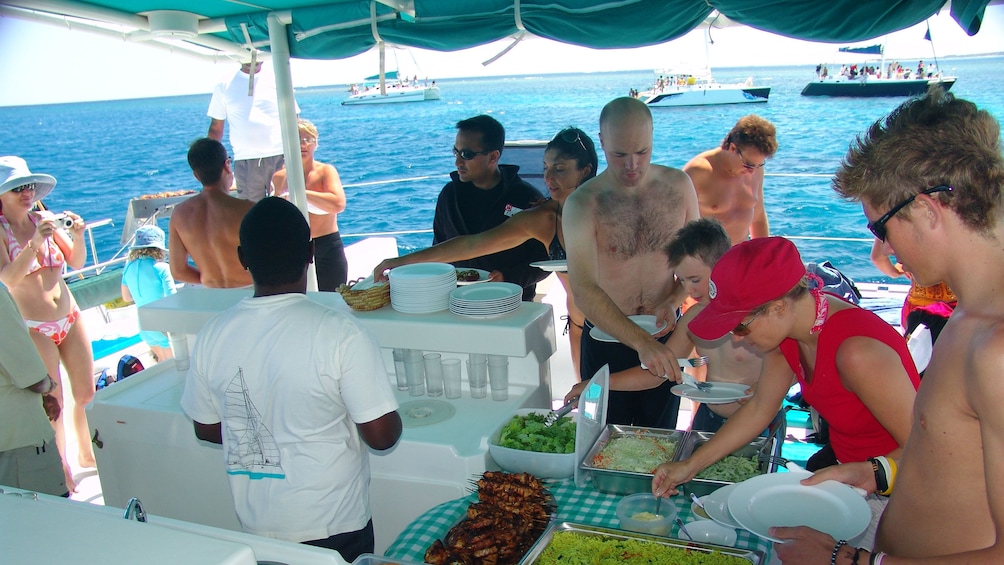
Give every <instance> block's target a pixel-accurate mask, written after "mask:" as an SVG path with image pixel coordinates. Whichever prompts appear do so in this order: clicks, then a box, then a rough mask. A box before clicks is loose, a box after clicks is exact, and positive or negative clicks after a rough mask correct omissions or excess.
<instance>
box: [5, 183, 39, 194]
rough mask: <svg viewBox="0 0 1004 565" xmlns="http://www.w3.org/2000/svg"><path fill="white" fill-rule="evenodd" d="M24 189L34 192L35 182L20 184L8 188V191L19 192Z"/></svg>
mask: <svg viewBox="0 0 1004 565" xmlns="http://www.w3.org/2000/svg"><path fill="white" fill-rule="evenodd" d="M26 190H28V191H31V192H35V183H33V182H30V183H28V184H22V185H21V186H18V187H16V188H12V189H10V191H11V192H13V193H14V194H21V193H22V192H24V191H26Z"/></svg>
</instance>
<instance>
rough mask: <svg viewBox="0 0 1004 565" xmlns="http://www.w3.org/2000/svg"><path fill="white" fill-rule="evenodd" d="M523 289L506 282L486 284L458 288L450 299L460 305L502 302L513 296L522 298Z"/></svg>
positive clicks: (451, 294)
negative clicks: (458, 302)
mask: <svg viewBox="0 0 1004 565" xmlns="http://www.w3.org/2000/svg"><path fill="white" fill-rule="evenodd" d="M522 295H523V287H521V286H519V285H518V284H513V283H507V282H486V283H483V284H476V285H473V286H465V287H461V288H458V289H456V290H454V291H453V292H451V293H450V297H451V298H452V299H455V300H456V301H460V302H462V303H468V304H469V303H473V302H486V301H495V300H503V301H504V299H506V298H511V297H513V296H522Z"/></svg>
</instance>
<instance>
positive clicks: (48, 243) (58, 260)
mask: <svg viewBox="0 0 1004 565" xmlns="http://www.w3.org/2000/svg"><path fill="white" fill-rule="evenodd" d="M28 217H29V218H31V223H33V224H35V225H38V220H36V219H35V217H34V216H32V215H30V214H29V215H28ZM0 226H3V231H4V232H6V233H7V252H8V254H9V255H10V260H11V261H13V260H14V259H17V256H18V255H20V254H21V250H22V249H23V248H24V247H23V246H22V245H21V244H20V243H18V241H17V238H16V237H14V231H13V230H11V229H10V224H9V223H8V222H7V218H6V217H5V216H4V215H3V214H0ZM38 255H39V254H38V253H35V254H34V257H33V258H32V260H31V261H32V262H31V268H30V269H29V270H28V272H29V273H34V272H35V271H38V270H39V269H42V268H44V267H52V268H60V269H61V268H62V267H63V265H64V264H65V263H66V259H65V258H64V257H63V250H61V249H60V248H59V246H58V245H56V242H55V241H53V240H52V238H51V237H49V238H46V240H45V250H44V251H43V253H42V260H41V261H39V260H38Z"/></svg>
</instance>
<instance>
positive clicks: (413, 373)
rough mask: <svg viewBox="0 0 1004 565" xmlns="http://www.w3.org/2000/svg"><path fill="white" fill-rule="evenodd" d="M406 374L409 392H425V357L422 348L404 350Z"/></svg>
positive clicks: (412, 394)
mask: <svg viewBox="0 0 1004 565" xmlns="http://www.w3.org/2000/svg"><path fill="white" fill-rule="evenodd" d="M404 374H405V377H406V379H407V381H408V394H410V395H411V396H422V395H423V394H425V359H424V358H423V357H422V350H421V349H405V350H404Z"/></svg>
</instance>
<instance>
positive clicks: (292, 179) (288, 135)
mask: <svg viewBox="0 0 1004 565" xmlns="http://www.w3.org/2000/svg"><path fill="white" fill-rule="evenodd" d="M268 39H269V43H270V44H271V48H272V68H273V69H274V72H275V87H276V90H277V91H278V101H279V123H280V124H281V126H282V150H283V153H284V154H285V156H286V185H287V186H288V187H289V200H290V202H292V203H293V204H295V205H296V207H297V208H299V209H300V213H301V214H303V217H304V218H306V219H307V220H308V221H309V220H310V215H309V214H308V213H307V188H306V182H305V180H304V177H303V161H302V160H301V159H300V131H299V129H298V128H297V125H296V100H295V98H294V97H293V75H292V72H291V71H290V68H289V40H288V37H287V35H286V24H284V23H283V22H282V21H281V20H280V18H279V16H278V15H276V14H269V16H268ZM307 290H312V291H316V290H317V275H316V273H315V272H314V264H313V263H311V264H310V265H309V266H308V268H307Z"/></svg>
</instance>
